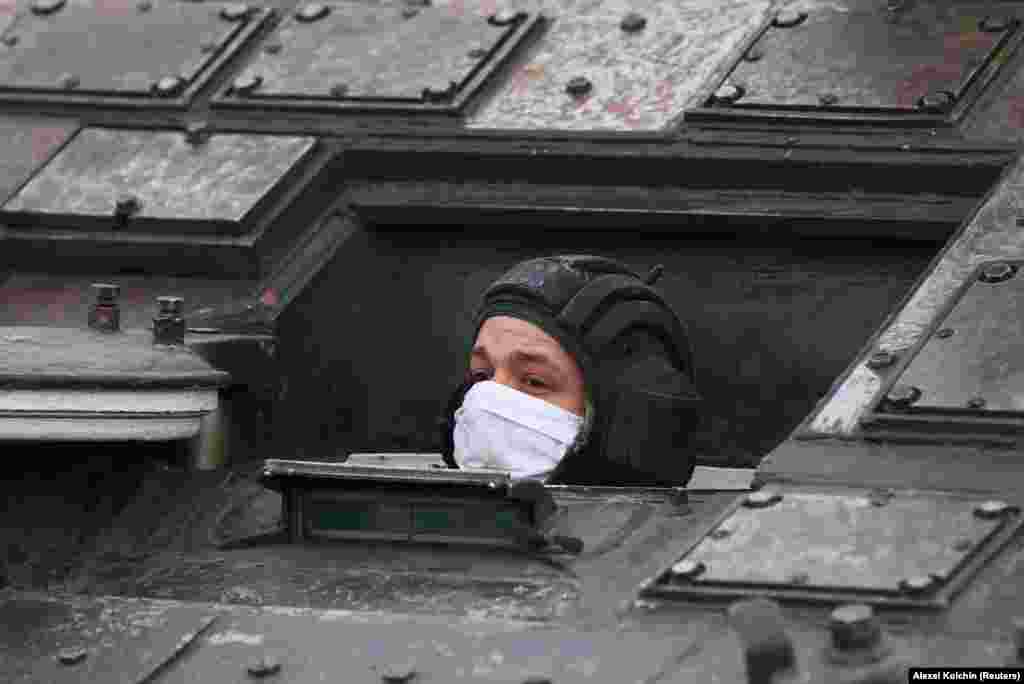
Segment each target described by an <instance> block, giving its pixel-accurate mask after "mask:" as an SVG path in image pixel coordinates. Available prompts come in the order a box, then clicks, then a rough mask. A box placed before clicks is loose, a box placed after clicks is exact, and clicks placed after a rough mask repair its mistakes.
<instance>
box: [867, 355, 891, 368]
mask: <svg viewBox="0 0 1024 684" xmlns="http://www.w3.org/2000/svg"><path fill="white" fill-rule="evenodd" d="M894 363H896V355H895V354H893V353H892V352H890V351H884V350H882V351H877V352H875V353H874V354H872V355H871V356H870V357H868V361H867V366H868V368H870V369H872V370H879V369H881V368H888V367H889V366H891V365H892V364H894Z"/></svg>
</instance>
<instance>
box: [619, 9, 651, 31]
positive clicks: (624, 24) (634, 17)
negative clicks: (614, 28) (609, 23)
mask: <svg viewBox="0 0 1024 684" xmlns="http://www.w3.org/2000/svg"><path fill="white" fill-rule="evenodd" d="M646 26H647V18H646V17H644V16H643V15H642V14H640V13H638V12H629V13H628V14H626V16H624V17H622V21H620V22H619V28H620V29H622V30H623V31H625V32H626V33H636V32H637V31H643V30H644V28H645V27H646Z"/></svg>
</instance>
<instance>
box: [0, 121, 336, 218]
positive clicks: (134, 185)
mask: <svg viewBox="0 0 1024 684" xmlns="http://www.w3.org/2000/svg"><path fill="white" fill-rule="evenodd" d="M315 144H316V141H315V140H314V139H313V138H306V137H285V136H254V135H240V134H222V135H215V136H212V137H211V138H210V139H209V140H208V141H207V142H206V143H204V144H203V145H202V146H201V147H199V148H198V149H197V148H196V147H194V146H192V145H190V144H189V143H188V142H186V140H185V136H184V134H183V133H180V132H172V131H131V130H112V129H103V128H88V129H84V130H83V131H81V132H80V133H79V134H78V135H77V136H76V137H75V139H74V140H72V141H71V142H70V143H69V144H68V145H67V146H66V147H65V148H64V149H63V150H61V151H60V153H58V154H57V155H56V156H55V157H54V158H53V159H52V160H51V161H50V163H49V164H47V165H46V166H45V167H44V168H43V169H42V170H41V171H40V172H39V173H38V174H37V175H36V176H35V177H34V178H32V180H30V181H29V182H28V183H27V184H26V185H25V186H24V187H22V188H21V190H19V191H18V193H17V194H16V195H15V196H14V197H13V198H12V199H11V200H10V201H8V202H7V204H5V205H4V207H3V209H2V210H0V214H3V215H5V216H6V217H7V218H8V220H11V221H15V222H26V221H31V222H42V223H44V224H45V225H47V226H54V225H65V226H68V227H74V228H88V227H106V228H111V227H113V226H114V225H122V224H129V225H134V224H139V225H140V227H141V226H145V227H147V228H149V229H151V230H155V231H156V232H183V231H184V232H215V233H229V234H240V233H244V232H247V231H248V230H249V229H250V228H251V224H252V222H253V221H254V220H256V218H257V216H256V215H257V214H258V213H259V211H260V209H261V208H264V207H265V206H266V205H267V204H268V203H269V202H270V198H271V195H272V193H274V192H276V191H280V188H281V186H282V185H284V184H285V181H286V179H287V178H288V176H289V174H290V173H292V172H293V171H294V170H295V169H296V167H297V166H298V165H299V163H300V162H301V161H302V160H303V159H304V158H305V157H307V155H309V153H310V152H311V151H312V149H313V148H314V146H315ZM126 197H128V198H133V199H136V200H137V201H136V203H135V204H136V206H137V209H136V210H135V211H133V212H132V213H131V215H130V216H126V217H124V218H123V219H122V220H121V221H120V222H118V217H117V216H116V212H117V210H118V209H119V206H120V204H119V203H120V202H121V200H122V199H123V198H126Z"/></svg>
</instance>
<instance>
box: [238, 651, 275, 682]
mask: <svg viewBox="0 0 1024 684" xmlns="http://www.w3.org/2000/svg"><path fill="white" fill-rule="evenodd" d="M245 671H246V673H247V674H248V675H249V676H250V677H255V678H263V677H269V676H270V675H274V674H277V673H278V672H280V671H281V663H280V662H279V661H278V660H277V659H276V658H274V657H273V656H263V657H261V658H256V659H255V660H253V661H252V662H250V663H249V664H248V665H246V666H245Z"/></svg>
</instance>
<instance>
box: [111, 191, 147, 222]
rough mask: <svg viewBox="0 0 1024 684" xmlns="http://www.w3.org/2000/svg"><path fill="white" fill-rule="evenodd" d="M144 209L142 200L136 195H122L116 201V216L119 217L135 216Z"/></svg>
mask: <svg viewBox="0 0 1024 684" xmlns="http://www.w3.org/2000/svg"><path fill="white" fill-rule="evenodd" d="M140 209H142V200H140V199H139V198H138V197H136V196H135V195H121V196H120V197H118V198H117V201H115V202H114V216H115V217H116V218H119V219H126V218H128V217H129V216H133V215H135V214H137V213H138V212H139V210H140Z"/></svg>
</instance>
